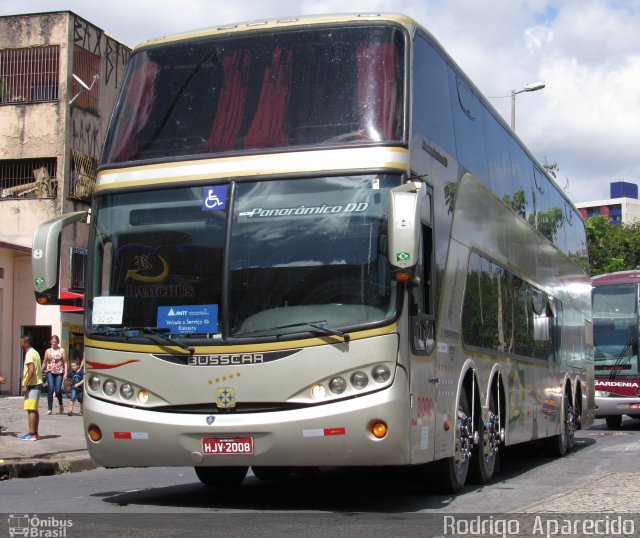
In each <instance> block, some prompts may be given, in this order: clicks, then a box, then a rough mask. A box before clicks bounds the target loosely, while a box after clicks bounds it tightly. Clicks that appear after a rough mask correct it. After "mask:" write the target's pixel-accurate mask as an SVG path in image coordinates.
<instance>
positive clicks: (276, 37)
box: [34, 15, 593, 491]
mask: <svg viewBox="0 0 640 538" xmlns="http://www.w3.org/2000/svg"><path fill="white" fill-rule="evenodd" d="M82 217H83V215H82V214H76V215H70V216H68V217H67V221H65V222H61V221H55V222H52V223H49V224H47V225H45V226H43V227H41V228H40V229H39V231H38V233H37V234H36V238H35V240H34V241H35V244H34V253H35V252H38V256H35V254H34V281H35V282H36V283H37V285H36V288H35V290H36V295H37V297H38V299H39V300H41V301H45V302H46V301H48V300H49V301H55V300H57V296H58V293H57V288H56V286H57V284H56V277H55V269H56V263H57V260H56V257H55V255H54V247H55V246H56V245H57V242H56V238H57V232H56V229H57V227H60V226H61V225H62V224H66V223H67V222H72V221H74V220H77V219H81V218H82ZM90 227H91V229H90V239H89V245H88V248H89V259H90V261H89V273H90V274H89V276H88V278H87V282H88V284H87V295H86V302H85V308H86V320H85V322H86V324H85V333H86V340H85V344H86V364H87V367H88V368H87V377H86V379H87V381H86V386H87V390H86V401H85V414H84V420H85V427H86V430H87V439H88V446H89V451H90V453H91V455H92V457H93V458H94V460H95V461H96V462H97V463H98V464H100V465H104V466H107V467H118V466H156V465H157V466H164V465H176V466H180V465H193V466H194V467H195V469H196V473H197V475H198V477H199V478H200V480H201V481H202V482H203V483H205V484H208V485H214V486H216V485H217V486H222V485H228V484H233V483H237V482H240V481H242V479H243V478H244V476H245V474H246V473H247V470H248V468H249V467H252V469H253V472H254V473H255V474H256V475H257V476H258V477H274V476H279V477H284V476H286V475H287V473H289V472H290V470H291V468H292V467H308V466H382V465H384V466H388V465H410V466H421V465H422V464H427V463H430V462H435V463H434V465H433V466H431V467H430V468H429V470H430V472H429V473H427V475H426V478H425V480H426V481H428V482H430V483H435V484H437V485H439V486H440V487H441V488H442V489H446V490H449V491H458V490H459V489H460V488H462V487H463V486H464V484H465V482H466V481H467V479H470V480H475V481H478V482H486V481H488V480H490V479H491V477H492V475H493V472H494V469H495V463H496V458H497V455H498V450H499V446H500V445H501V444H516V443H520V442H526V441H531V440H545V441H546V444H547V445H548V446H549V447H550V448H551V449H552V450H553V451H554V452H556V453H558V454H560V455H562V454H564V453H566V452H567V451H568V450H571V447H572V444H573V436H574V431H575V429H576V428H580V427H582V426H585V425H588V424H589V423H590V422H591V420H592V419H593V355H592V344H591V331H590V317H591V314H590V308H591V301H590V281H589V278H588V276H587V275H586V273H585V267H587V257H586V240H585V232H584V225H583V222H582V219H581V218H580V216H579V214H578V212H577V210H576V209H575V207H574V206H573V205H572V204H571V202H570V201H569V200H568V199H567V198H566V196H565V195H564V193H563V192H562V191H561V190H560V189H558V188H557V186H556V185H555V183H554V182H553V180H552V179H551V178H550V177H549V176H548V175H547V174H546V173H545V171H544V169H543V168H542V166H540V164H539V163H538V162H537V161H536V160H535V159H534V158H533V156H532V155H531V154H530V153H529V152H528V151H527V149H526V148H525V147H524V146H523V145H522V143H521V142H520V141H519V140H518V139H517V137H516V136H515V135H514V133H513V132H512V131H511V130H510V129H509V127H508V126H507V125H506V124H505V123H504V121H503V120H502V119H501V118H500V117H499V115H498V114H497V113H496V112H495V110H494V109H493V108H492V107H491V105H490V104H489V103H488V102H487V100H486V99H485V98H483V97H482V96H481V95H480V93H479V91H478V90H477V88H475V86H474V85H473V84H472V83H471V81H469V80H468V78H467V77H466V76H465V75H464V74H463V73H462V72H461V70H460V69H459V68H458V67H457V66H456V65H455V63H454V62H453V60H451V58H449V56H448V55H447V54H446V53H445V51H444V50H443V49H442V48H441V47H440V46H439V45H438V43H437V42H436V41H435V40H434V39H433V37H432V36H430V35H429V33H428V32H427V31H426V30H424V29H423V28H422V27H420V26H419V25H417V24H416V23H415V22H414V21H412V20H410V19H408V18H406V17H403V16H399V15H335V16H322V17H306V18H299V19H298V18H294V19H288V20H283V21H261V22H259V23H248V24H238V25H231V26H225V27H221V28H213V29H210V30H204V31H199V32H195V33H192V34H184V35H179V36H174V37H169V38H163V39H159V40H157V41H152V42H148V43H145V44H142V45H141V46H139V47H138V48H136V49H135V50H134V52H133V53H132V55H131V58H130V61H129V64H128V68H127V73H126V77H125V81H124V84H123V88H122V93H121V95H120V97H119V99H118V103H117V105H116V108H115V111H114V115H113V118H112V121H111V124H110V127H109V132H108V136H107V141H106V145H105V148H104V153H103V160H102V163H101V166H100V169H99V173H98V184H97V189H96V193H95V197H94V199H93V204H92V214H91V223H90ZM46 275H51V277H50V278H49V277H48V276H46Z"/></svg>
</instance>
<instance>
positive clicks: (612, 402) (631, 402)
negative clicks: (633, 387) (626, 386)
mask: <svg viewBox="0 0 640 538" xmlns="http://www.w3.org/2000/svg"><path fill="white" fill-rule="evenodd" d="M611 415H640V397H638V398H629V397H624V396H621V397H615V396H614V397H607V398H601V397H598V396H596V418H602V417H606V416H611Z"/></svg>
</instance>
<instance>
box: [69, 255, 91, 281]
mask: <svg viewBox="0 0 640 538" xmlns="http://www.w3.org/2000/svg"><path fill="white" fill-rule="evenodd" d="M86 275H87V249H86V248H79V247H71V248H70V249H69V291H75V292H84V290H85V282H86V280H85V279H86Z"/></svg>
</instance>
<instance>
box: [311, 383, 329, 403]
mask: <svg viewBox="0 0 640 538" xmlns="http://www.w3.org/2000/svg"><path fill="white" fill-rule="evenodd" d="M326 393H327V389H325V388H324V386H323V385H320V384H317V385H313V387H311V397H312V398H313V399H314V400H322V399H324V396H325V394H326Z"/></svg>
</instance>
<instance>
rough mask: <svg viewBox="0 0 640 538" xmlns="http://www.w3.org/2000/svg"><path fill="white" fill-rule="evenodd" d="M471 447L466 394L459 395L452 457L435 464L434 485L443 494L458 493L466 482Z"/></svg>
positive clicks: (470, 426)
mask: <svg viewBox="0 0 640 538" xmlns="http://www.w3.org/2000/svg"><path fill="white" fill-rule="evenodd" d="M472 446H473V420H472V418H471V412H470V408H469V400H468V398H467V394H466V393H465V392H462V393H461V394H460V401H459V402H458V417H457V419H456V429H455V444H454V452H453V457H451V458H444V459H442V460H440V461H437V462H435V465H434V467H435V471H436V476H435V478H436V480H437V483H436V484H434V485H435V486H436V488H437V489H438V490H439V491H442V492H443V493H457V492H459V491H460V490H461V489H462V488H463V486H464V483H465V482H466V480H467V474H468V472H469V460H470V457H471V449H472Z"/></svg>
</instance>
